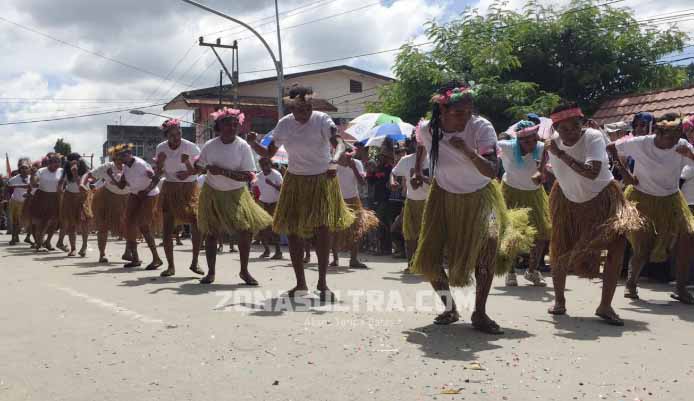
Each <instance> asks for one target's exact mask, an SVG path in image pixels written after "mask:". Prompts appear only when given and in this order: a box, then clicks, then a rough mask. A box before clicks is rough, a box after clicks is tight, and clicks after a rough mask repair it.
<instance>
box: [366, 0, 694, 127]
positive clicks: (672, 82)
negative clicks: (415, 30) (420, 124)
mask: <svg viewBox="0 0 694 401" xmlns="http://www.w3.org/2000/svg"><path fill="white" fill-rule="evenodd" d="M597 5H598V2H597V1H595V0H574V1H573V2H572V3H571V4H570V5H569V6H568V7H569V8H567V9H557V8H555V7H553V6H543V5H541V4H539V3H536V2H529V3H528V4H526V6H525V8H524V10H523V12H514V11H510V10H507V9H504V7H503V6H504V3H501V2H496V3H493V4H492V6H490V8H489V10H488V12H487V13H486V14H484V15H483V14H481V13H479V11H478V10H476V9H467V10H466V11H465V12H464V13H463V14H461V16H460V17H459V18H456V19H454V20H453V21H450V22H448V23H446V24H438V23H436V22H430V23H429V24H428V25H427V29H426V34H427V36H428V37H429V39H430V40H432V41H433V42H434V48H433V50H432V51H431V52H429V53H420V52H418V51H416V50H414V49H412V48H411V47H408V46H405V47H403V49H402V50H401V52H400V54H399V55H398V57H397V58H396V62H395V67H394V72H395V75H396V77H397V79H398V81H397V82H396V83H394V84H391V85H389V86H387V87H385V88H384V89H383V90H382V91H381V93H380V98H379V101H378V102H377V103H376V104H373V105H371V109H372V110H376V109H378V110H379V111H383V112H386V113H389V114H394V115H399V116H400V117H403V118H404V119H405V120H407V121H409V122H411V123H416V122H417V120H418V119H419V118H420V117H422V116H423V115H424V114H425V113H426V112H427V111H428V109H429V108H430V106H429V105H428V104H425V103H424V99H427V98H428V97H429V96H430V95H431V93H432V92H433V91H434V90H435V88H436V87H437V85H439V84H440V83H441V82H442V81H444V80H446V79H447V78H449V77H456V78H461V79H464V80H467V81H469V82H475V83H476V84H477V85H478V86H479V93H480V101H479V104H478V107H479V111H480V113H481V114H482V115H484V116H486V117H487V118H489V119H490V120H491V121H492V123H494V125H495V126H496V127H497V129H505V128H506V127H508V125H510V124H511V123H512V122H513V121H515V120H517V119H518V118H520V117H522V115H523V114H525V113H527V112H529V111H534V112H538V113H542V114H545V115H546V114H548V113H549V111H550V110H551V108H552V107H554V106H555V105H556V104H557V103H558V102H559V100H560V98H567V99H571V100H576V101H577V102H578V103H579V104H580V105H581V106H582V107H583V108H584V109H585V110H586V111H587V112H591V111H594V110H595V109H596V108H597V107H598V106H599V105H600V103H601V102H602V101H603V100H605V99H606V98H608V97H611V96H615V95H618V94H624V93H631V92H636V91H643V90H651V89H658V88H665V87H675V86H679V85H682V84H684V83H685V81H686V73H685V72H684V71H682V70H681V69H676V68H673V67H671V66H669V65H666V64H665V65H664V64H658V63H657V61H658V60H659V59H661V58H662V57H663V56H664V55H666V54H669V53H672V52H674V51H678V50H681V49H682V48H683V46H684V40H685V39H686V38H687V36H686V35H685V34H684V33H682V32H680V31H679V30H678V29H677V28H669V29H666V30H662V31H657V30H654V29H651V28H647V27H643V26H641V25H640V24H639V22H638V21H637V20H636V19H635V18H634V15H633V13H632V12H631V11H630V10H628V9H619V8H613V7H610V6H597ZM400 96H402V97H404V98H400V99H398V98H399V97H400Z"/></svg>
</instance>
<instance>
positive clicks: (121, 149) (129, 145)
mask: <svg viewBox="0 0 694 401" xmlns="http://www.w3.org/2000/svg"><path fill="white" fill-rule="evenodd" d="M134 148H135V145H133V144H132V143H127V144H125V143H120V144H118V145H116V146H114V147H112V148H111V149H109V153H111V152H113V154H114V155H116V154H118V153H121V152H125V151H130V150H133V149H134Z"/></svg>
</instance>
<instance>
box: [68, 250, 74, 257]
mask: <svg viewBox="0 0 694 401" xmlns="http://www.w3.org/2000/svg"><path fill="white" fill-rule="evenodd" d="M75 254H76V252H75V251H74V250H72V251H70V252H68V254H67V256H69V257H72V256H75Z"/></svg>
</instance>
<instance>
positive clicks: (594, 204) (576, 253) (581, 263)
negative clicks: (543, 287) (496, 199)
mask: <svg viewBox="0 0 694 401" xmlns="http://www.w3.org/2000/svg"><path fill="white" fill-rule="evenodd" d="M549 204H550V213H551V215H552V221H553V222H554V224H553V225H552V237H551V240H550V247H549V249H550V258H551V260H552V268H553V269H562V270H566V271H567V272H568V273H574V274H576V275H578V276H580V277H587V278H594V277H598V276H599V275H600V263H599V257H600V251H602V250H604V249H607V248H608V247H609V246H610V245H611V244H612V243H613V242H614V241H616V240H617V239H619V238H620V237H625V236H626V235H627V234H628V233H630V232H633V231H635V230H639V229H640V228H641V227H642V224H643V221H642V220H641V218H640V217H639V214H638V211H637V210H636V208H635V207H634V205H632V204H631V203H630V202H628V201H627V200H626V199H625V198H624V195H623V194H622V191H621V190H620V189H619V186H617V183H616V182H615V181H612V182H611V183H610V184H608V185H607V186H606V187H605V189H603V190H602V192H600V193H599V194H598V195H597V196H595V197H594V198H593V199H591V200H589V201H587V202H583V203H574V202H571V201H570V200H568V199H567V198H566V196H565V195H564V192H563V191H562V190H561V187H560V186H559V183H557V182H555V184H554V187H553V188H552V193H551V194H550V196H549Z"/></svg>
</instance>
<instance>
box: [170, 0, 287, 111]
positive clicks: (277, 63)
mask: <svg viewBox="0 0 694 401" xmlns="http://www.w3.org/2000/svg"><path fill="white" fill-rule="evenodd" d="M182 1H183V2H185V3H188V4H190V5H193V6H195V7H198V8H201V9H203V10H205V11H207V12H210V13H212V14H215V15H218V16H220V17H222V18H226V19H228V20H229V21H232V22H235V23H237V24H239V25H241V26H243V27H244V28H246V29H248V30H249V31H251V32H252V33H253V34H254V35H255V36H256V37H257V38H258V40H260V42H261V43H262V44H263V46H265V50H267V52H268V53H269V54H270V58H272V62H273V64H274V65H275V69H276V70H277V118H278V119H279V118H282V116H283V115H284V107H283V105H282V98H284V87H283V85H284V72H283V69H282V63H281V62H280V61H279V60H277V57H275V53H274V52H273V51H272V49H271V48H270V45H268V43H267V41H266V40H265V38H263V37H262V35H260V33H258V31H256V30H255V29H253V28H252V27H251V26H250V25H248V24H247V23H245V22H243V21H241V20H239V19H237V18H234V17H230V16H228V15H226V14H224V13H222V12H220V11H217V10H214V9H212V8H210V7H207V6H205V5H202V4H200V3H198V2H195V1H193V0H182ZM275 11H277V3H276V2H275ZM275 17H276V18H278V12H275ZM277 23H278V25H279V18H278V19H277ZM278 31H279V30H278ZM278 33H279V32H278ZM278 37H279V36H278Z"/></svg>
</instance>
